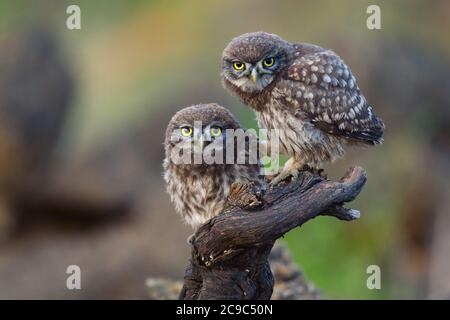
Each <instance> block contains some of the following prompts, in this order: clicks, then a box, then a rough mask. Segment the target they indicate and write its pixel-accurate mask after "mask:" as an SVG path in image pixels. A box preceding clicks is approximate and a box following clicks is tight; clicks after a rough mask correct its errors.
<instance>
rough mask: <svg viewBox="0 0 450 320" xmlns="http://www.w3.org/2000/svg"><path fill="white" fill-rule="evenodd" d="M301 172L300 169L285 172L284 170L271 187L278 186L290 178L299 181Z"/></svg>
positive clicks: (274, 179)
mask: <svg viewBox="0 0 450 320" xmlns="http://www.w3.org/2000/svg"><path fill="white" fill-rule="evenodd" d="M298 173H299V170H298V169H291V170H285V169H283V170H282V171H281V172H280V173H279V174H278V175H277V176H276V177H274V178H273V179H272V181H271V182H270V185H271V186H276V185H277V184H279V183H280V182H281V181H284V180H286V179H287V178H289V177H292V180H295V179H297V177H298Z"/></svg>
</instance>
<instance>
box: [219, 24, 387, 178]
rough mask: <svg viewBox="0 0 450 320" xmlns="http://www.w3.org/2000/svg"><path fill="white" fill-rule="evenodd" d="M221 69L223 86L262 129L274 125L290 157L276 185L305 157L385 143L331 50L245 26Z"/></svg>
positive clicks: (314, 159)
mask: <svg viewBox="0 0 450 320" xmlns="http://www.w3.org/2000/svg"><path fill="white" fill-rule="evenodd" d="M221 75H222V83H223V85H224V87H225V88H226V89H227V90H229V91H230V92H231V93H232V94H234V95H236V96H238V97H239V98H240V99H241V100H242V102H243V103H244V104H246V105H248V106H250V107H251V108H252V109H254V110H255V112H256V115H257V120H258V124H259V126H260V128H264V129H279V130H278V134H279V140H280V144H279V150H280V152H281V153H282V154H285V155H288V156H289V157H290V158H289V160H288V161H287V162H286V164H285V166H284V168H283V170H282V171H281V172H280V174H279V175H278V176H277V177H275V179H274V180H273V181H272V183H274V184H276V183H278V182H280V181H282V180H283V179H285V178H286V177H288V176H290V175H292V176H293V177H295V176H296V175H297V173H298V171H299V170H300V169H301V168H302V167H303V165H305V164H306V165H309V166H311V167H313V168H319V167H320V166H322V165H323V164H324V163H327V162H332V161H334V160H336V159H338V158H340V157H342V156H343V155H344V151H345V147H346V146H348V145H361V144H362V145H364V144H366V145H375V144H381V143H382V142H383V131H384V124H383V121H382V120H381V119H380V118H379V117H378V116H377V115H376V114H375V113H374V110H373V109H372V107H371V106H370V105H369V104H368V103H367V101H366V99H365V98H364V96H363V94H362V92H361V90H360V88H359V87H358V85H357V82H356V79H355V77H354V75H353V74H352V72H351V71H350V69H349V67H348V66H347V65H346V64H345V63H344V61H342V59H341V58H340V57H339V56H338V55H337V54H335V53H334V52H333V51H331V50H327V49H324V48H321V47H319V46H316V45H312V44H306V43H290V42H288V41H286V40H284V39H282V38H280V37H279V36H277V35H275V34H269V33H265V32H254V33H247V34H243V35H241V36H239V37H236V38H234V39H232V40H231V42H230V43H229V44H228V45H227V46H226V48H225V49H224V51H223V56H222V74H221ZM270 134H271V131H270V130H268V132H267V136H268V138H270Z"/></svg>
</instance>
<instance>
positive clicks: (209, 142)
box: [165, 103, 240, 167]
mask: <svg viewBox="0 0 450 320" xmlns="http://www.w3.org/2000/svg"><path fill="white" fill-rule="evenodd" d="M238 128H240V125H239V123H238V121H237V120H236V119H235V118H234V116H233V115H232V114H231V112H230V111H228V110H227V109H225V108H224V107H222V106H220V105H218V104H215V103H210V104H199V105H194V106H191V107H187V108H184V109H182V110H180V111H178V112H177V113H176V114H175V115H174V116H173V117H172V119H171V120H170V122H169V125H168V127H167V131H166V140H165V148H166V158H167V159H171V160H172V161H173V160H174V157H178V156H179V153H178V152H179V151H180V150H190V152H189V154H190V157H189V158H188V159H184V160H183V162H182V163H179V164H188V165H194V166H196V167H197V166H198V167H205V162H204V161H202V162H201V163H197V161H196V160H195V159H203V158H202V156H204V155H205V154H206V152H207V151H206V150H207V148H208V147H210V149H211V152H218V151H224V152H225V151H226V150H223V148H224V147H225V145H226V144H225V143H226V141H225V139H226V130H228V129H233V130H236V129H238ZM224 156H226V155H224ZM195 157H197V158H195ZM178 161H179V160H178ZM173 162H174V161H173Z"/></svg>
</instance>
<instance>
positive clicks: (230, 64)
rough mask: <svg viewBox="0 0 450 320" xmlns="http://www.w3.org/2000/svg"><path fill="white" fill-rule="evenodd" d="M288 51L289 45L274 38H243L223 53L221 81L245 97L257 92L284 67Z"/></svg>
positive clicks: (261, 35)
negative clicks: (242, 93)
mask: <svg viewBox="0 0 450 320" xmlns="http://www.w3.org/2000/svg"><path fill="white" fill-rule="evenodd" d="M292 51H293V47H292V45H291V44H290V43H289V42H287V41H285V40H283V39H282V38H280V37H279V36H277V35H275V34H270V33H266V32H253V33H246V34H243V35H241V36H239V37H236V38H234V39H233V40H231V42H230V43H229V44H228V45H227V46H226V48H225V50H224V51H223V55H222V80H223V81H224V84H225V85H231V86H232V87H234V89H237V90H241V91H243V92H246V93H258V92H261V91H262V90H264V89H265V88H266V87H267V86H268V85H269V84H271V83H272V81H273V80H274V79H275V78H276V76H277V75H278V74H279V73H280V71H281V70H282V69H283V68H284V67H285V66H286V65H287V63H288V60H289V57H290V54H292Z"/></svg>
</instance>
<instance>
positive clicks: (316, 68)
mask: <svg viewBox="0 0 450 320" xmlns="http://www.w3.org/2000/svg"><path fill="white" fill-rule="evenodd" d="M302 50H303V51H302ZM296 56H298V58H295V59H294V62H293V63H292V64H291V65H290V66H289V67H288V68H287V70H286V72H285V73H284V75H283V76H282V78H281V79H280V81H279V83H278V85H277V86H276V88H274V91H273V96H274V97H275V98H277V99H281V100H282V101H281V102H282V103H283V105H286V106H288V107H289V108H291V110H292V111H293V113H294V114H295V116H297V117H300V118H303V119H307V120H309V121H310V122H311V123H312V124H314V125H315V126H316V127H318V128H319V129H321V130H323V131H325V132H327V133H330V134H333V135H338V136H344V137H346V138H349V139H350V140H357V141H361V142H365V143H368V144H378V143H382V141H383V138H382V137H383V131H384V124H383V121H382V120H381V119H380V118H379V117H377V116H376V115H375V113H374V112H373V110H372V107H371V106H370V105H369V104H368V103H367V102H366V99H365V98H364V96H363V95H362V93H361V91H360V90H359V88H358V85H357V83H356V79H355V77H354V76H353V74H352V73H351V71H350V69H349V68H348V67H347V66H346V64H345V63H344V62H343V61H342V60H341V59H340V58H339V56H337V55H336V54H335V53H334V52H332V51H330V50H325V49H322V48H320V47H316V46H308V47H306V50H305V49H299V50H298V51H297V53H296Z"/></svg>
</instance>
